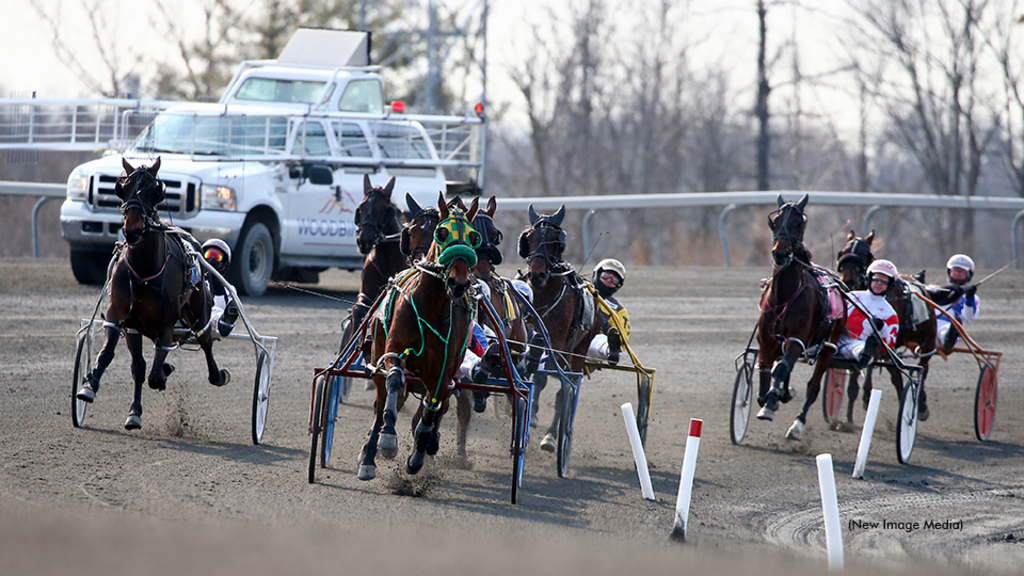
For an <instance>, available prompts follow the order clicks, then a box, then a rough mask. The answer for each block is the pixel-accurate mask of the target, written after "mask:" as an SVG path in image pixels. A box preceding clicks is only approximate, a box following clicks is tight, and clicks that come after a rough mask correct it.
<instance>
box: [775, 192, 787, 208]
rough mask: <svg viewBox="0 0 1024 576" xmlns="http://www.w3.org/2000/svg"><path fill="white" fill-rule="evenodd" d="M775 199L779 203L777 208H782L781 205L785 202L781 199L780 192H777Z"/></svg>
mask: <svg viewBox="0 0 1024 576" xmlns="http://www.w3.org/2000/svg"><path fill="white" fill-rule="evenodd" d="M775 201H776V202H778V203H779V208H782V205H783V204H785V202H783V201H782V194H779V196H778V198H776V199H775Z"/></svg>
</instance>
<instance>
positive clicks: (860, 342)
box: [837, 260, 900, 368]
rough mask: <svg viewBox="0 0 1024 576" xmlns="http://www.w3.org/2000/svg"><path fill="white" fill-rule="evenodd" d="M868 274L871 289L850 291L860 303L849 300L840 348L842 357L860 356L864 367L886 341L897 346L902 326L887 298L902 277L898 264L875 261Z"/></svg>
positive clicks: (887, 344) (869, 267) (887, 343)
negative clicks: (897, 337)
mask: <svg viewBox="0 0 1024 576" xmlns="http://www.w3.org/2000/svg"><path fill="white" fill-rule="evenodd" d="M867 275H868V289H867V290H856V291H854V292H850V296H851V298H853V299H856V301H857V302H858V303H859V304H860V306H855V305H854V303H853V302H852V301H847V302H846V315H847V316H846V318H847V319H846V332H844V333H843V334H842V335H841V336H840V337H839V343H838V351H837V354H838V355H839V356H841V357H844V358H851V359H856V360H857V364H858V365H860V367H861V368H863V367H866V366H867V365H868V364H869V363H870V362H871V359H872V358H876V357H877V356H878V354H879V352H880V351H881V345H882V343H883V342H884V343H885V345H886V346H888V347H889V348H892V347H893V346H895V345H896V334H897V332H898V331H899V326H900V321H899V317H898V316H896V311H895V310H894V309H893V307H892V305H891V304H889V302H888V301H887V300H886V299H885V293H886V292H888V291H889V288H890V287H891V286H892V285H893V284H894V283H895V282H896V279H897V278H898V277H899V273H898V272H897V271H896V265H895V264H893V263H892V262H890V261H888V260H875V261H874V262H872V263H871V265H870V266H868V271H867ZM862 309H863V310H862ZM865 311H866V312H867V313H868V314H870V316H867V315H865V313H864V312H865Z"/></svg>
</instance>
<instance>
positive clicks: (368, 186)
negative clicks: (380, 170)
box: [363, 174, 373, 196]
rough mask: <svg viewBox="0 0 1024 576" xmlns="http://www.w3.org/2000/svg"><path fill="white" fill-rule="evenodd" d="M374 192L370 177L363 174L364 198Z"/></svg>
mask: <svg viewBox="0 0 1024 576" xmlns="http://www.w3.org/2000/svg"><path fill="white" fill-rule="evenodd" d="M370 190H373V184H370V175H369V174H363V196H366V195H367V194H369V193H370Z"/></svg>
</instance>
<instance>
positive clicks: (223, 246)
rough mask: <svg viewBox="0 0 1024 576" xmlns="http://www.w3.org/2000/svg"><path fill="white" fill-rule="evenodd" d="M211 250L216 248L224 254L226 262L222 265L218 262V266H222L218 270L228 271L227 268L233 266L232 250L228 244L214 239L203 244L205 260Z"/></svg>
mask: <svg viewBox="0 0 1024 576" xmlns="http://www.w3.org/2000/svg"><path fill="white" fill-rule="evenodd" d="M211 248H216V249H217V250H220V251H221V252H222V253H223V254H224V262H223V263H221V262H219V261H218V264H221V266H218V268H223V269H224V270H226V269H227V267H228V266H229V265H230V264H231V248H230V247H228V243H227V242H225V241H223V240H221V239H220V238H212V239H210V240H207V241H206V242H203V257H204V258H205V257H206V253H207V252H208V251H209V250H210V249H211Z"/></svg>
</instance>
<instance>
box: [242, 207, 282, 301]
mask: <svg viewBox="0 0 1024 576" xmlns="http://www.w3.org/2000/svg"><path fill="white" fill-rule="evenodd" d="M274 256H275V255H274V238H273V236H271V235H270V230H268V229H267V226H266V225H265V224H263V223H262V222H250V223H249V224H247V225H246V226H245V228H243V229H242V234H241V236H240V237H239V239H238V244H237V245H236V247H235V254H234V258H233V260H234V261H233V262H232V263H231V269H232V271H233V272H234V276H235V278H234V282H235V286H236V287H237V288H238V289H239V291H240V292H241V293H242V294H246V295H248V296H262V295H263V293H264V292H266V291H267V280H270V275H271V274H272V273H273V272H274Z"/></svg>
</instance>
